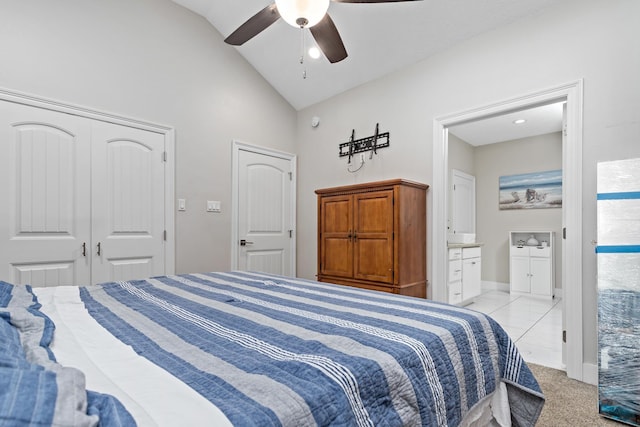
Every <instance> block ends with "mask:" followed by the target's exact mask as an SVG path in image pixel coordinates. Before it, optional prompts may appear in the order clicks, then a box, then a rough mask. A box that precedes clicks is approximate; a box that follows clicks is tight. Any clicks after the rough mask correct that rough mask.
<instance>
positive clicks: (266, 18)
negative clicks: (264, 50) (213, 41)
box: [224, 3, 280, 46]
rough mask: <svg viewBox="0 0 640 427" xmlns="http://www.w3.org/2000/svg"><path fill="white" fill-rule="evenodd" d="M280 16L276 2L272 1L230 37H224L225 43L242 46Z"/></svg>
mask: <svg viewBox="0 0 640 427" xmlns="http://www.w3.org/2000/svg"><path fill="white" fill-rule="evenodd" d="M279 18H280V13H278V8H277V7H276V4H275V3H271V4H270V5H269V6H267V7H265V8H264V9H262V10H261V11H260V12H258V13H256V14H255V15H253V16H252V17H251V18H249V19H248V20H247V22H245V23H244V24H242V25H240V27H238V29H237V30H235V31H234V32H233V33H231V35H229V37H227V38H226V39H224V41H225V43H228V44H231V45H234V46H240V45H242V44H244V43H245V42H247V41H249V40H251V39H252V38H253V37H255V36H256V35H258V34H259V33H260V32H262V31H263V30H265V29H267V27H269V26H270V25H271V24H273V23H274V22H276V21H277V20H278V19H279Z"/></svg>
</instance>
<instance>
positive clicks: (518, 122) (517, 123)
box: [513, 119, 526, 125]
mask: <svg viewBox="0 0 640 427" xmlns="http://www.w3.org/2000/svg"><path fill="white" fill-rule="evenodd" d="M524 122H526V120H525V119H518V120H514V121H513V124H514V125H521V124H523V123H524Z"/></svg>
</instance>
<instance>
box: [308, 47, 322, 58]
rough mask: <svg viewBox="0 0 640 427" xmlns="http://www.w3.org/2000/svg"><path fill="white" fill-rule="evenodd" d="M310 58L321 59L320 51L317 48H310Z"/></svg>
mask: <svg viewBox="0 0 640 427" xmlns="http://www.w3.org/2000/svg"><path fill="white" fill-rule="evenodd" d="M309 56H310V57H312V58H313V59H318V58H320V49H318V48H317V47H315V46H312V47H310V48H309Z"/></svg>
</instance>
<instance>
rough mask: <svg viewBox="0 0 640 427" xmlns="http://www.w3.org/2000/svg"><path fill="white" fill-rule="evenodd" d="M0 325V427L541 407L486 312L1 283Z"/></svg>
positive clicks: (339, 299) (256, 294) (531, 420)
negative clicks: (16, 423)
mask: <svg viewBox="0 0 640 427" xmlns="http://www.w3.org/2000/svg"><path fill="white" fill-rule="evenodd" d="M0 320H3V322H2V323H0V327H1V329H0V332H1V333H0V340H2V344H3V345H2V349H3V350H2V355H1V357H0V370H2V376H1V378H3V379H2V380H0V381H3V382H4V383H3V384H0V386H2V387H3V390H4V392H2V391H0V425H2V424H3V422H4V423H5V424H11V422H12V421H13V420H19V421H20V420H21V421H20V422H22V421H24V420H31V419H35V420H36V421H35V422H37V423H40V425H56V424H58V425H95V423H96V422H97V420H98V419H99V420H100V425H101V426H120V425H122V426H128V425H134V424H137V425H139V426H147V425H149V426H152V425H166V426H171V425H203V424H205V425H215V426H222V425H237V426H252V425H260V426H262V425H265V426H266V425H269V426H271V425H274V426H275V425H285V426H286V425H290V426H306V425H326V426H329V425H333V426H338V425H340V426H381V425H386V426H400V425H407V426H417V425H425V426H458V425H462V426H470V425H478V426H480V425H503V426H505V425H514V426H533V425H535V422H536V420H537V418H538V416H539V414H540V411H541V409H542V406H543V404H544V396H543V395H542V392H541V390H540V388H539V386H538V384H537V382H536V380H535V378H534V377H533V375H532V373H531V371H530V370H529V368H528V367H527V365H526V363H524V361H523V360H522V358H521V356H520V354H519V353H518V351H517V349H516V347H515V345H514V343H513V342H512V341H511V340H510V339H509V337H508V335H507V334H506V333H505V332H504V330H502V328H501V327H500V326H499V325H498V324H497V323H496V322H495V321H493V320H492V319H491V318H490V317H488V316H486V315H484V314H482V313H478V312H475V311H472V310H468V309H465V308H461V307H457V306H451V305H447V304H441V303H436V302H433V301H429V300H422V299H418V298H411V297H404V296H398V295H390V294H387V293H379V292H375V291H367V290H362V289H357V288H350V287H345V286H339V285H332V284H327V283H319V282H315V281H310V280H303V279H293V278H286V277H281V276H276V275H269V274H261V273H251V272H239V271H233V272H212V273H206V274H186V275H175V276H162V277H154V278H149V279H146V280H134V281H128V282H113V283H105V284H100V285H95V286H84V287H64V286H62V287H51V288H31V287H30V286H13V285H11V284H7V283H4V282H0ZM54 325H55V326H54ZM54 329H55V331H54ZM5 348H7V349H10V350H6V351H5ZM34 348H35V350H34ZM25 372H27V373H36V374H38V375H32V376H34V377H37V378H30V377H29V376H28V375H24V373H25ZM45 377H46V378H49V381H45V379H46V378H45ZM67 377H69V378H67ZM8 378H11V380H8ZM85 381H86V384H85ZM68 383H71V384H72V385H73V387H69V386H68ZM17 396H18V397H17ZM43 402H46V404H45V403H43ZM36 408H37V409H36ZM64 411H66V412H70V414H64V415H62V414H59V413H58V412H64ZM11 417H14V418H11ZM59 420H63V421H59ZM69 420H71V422H69ZM35 422H34V423H35ZM65 423H68V424H65ZM27 424H28V422H27Z"/></svg>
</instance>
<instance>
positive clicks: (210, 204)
mask: <svg viewBox="0 0 640 427" xmlns="http://www.w3.org/2000/svg"><path fill="white" fill-rule="evenodd" d="M207 212H222V209H221V208H220V201H219V200H207Z"/></svg>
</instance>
